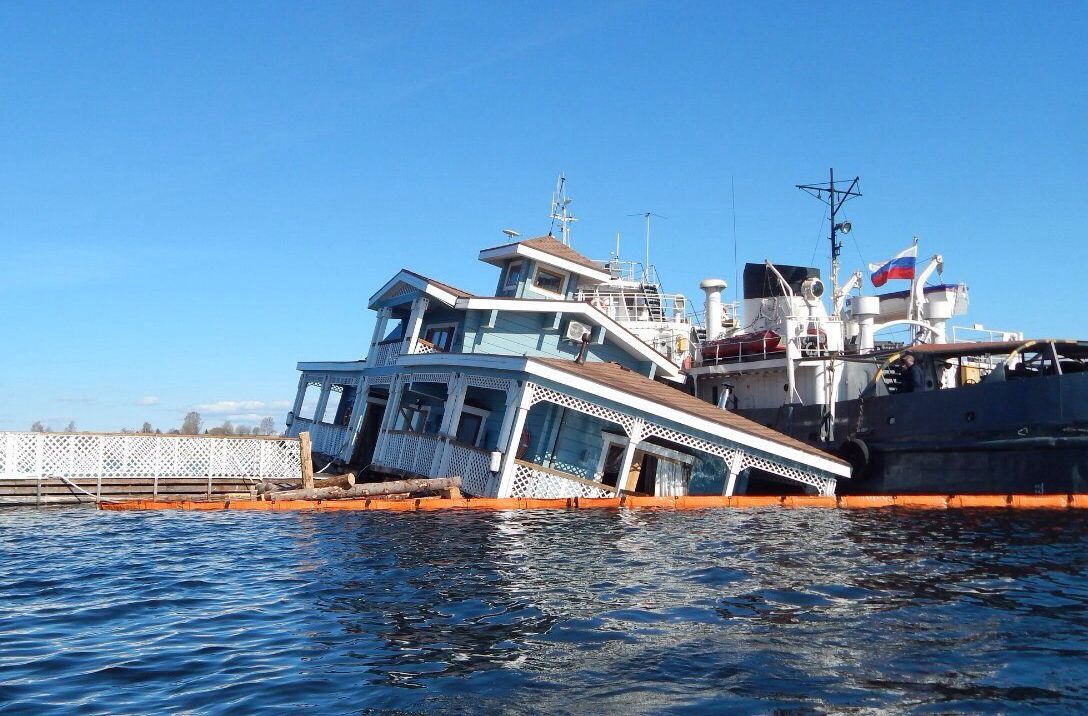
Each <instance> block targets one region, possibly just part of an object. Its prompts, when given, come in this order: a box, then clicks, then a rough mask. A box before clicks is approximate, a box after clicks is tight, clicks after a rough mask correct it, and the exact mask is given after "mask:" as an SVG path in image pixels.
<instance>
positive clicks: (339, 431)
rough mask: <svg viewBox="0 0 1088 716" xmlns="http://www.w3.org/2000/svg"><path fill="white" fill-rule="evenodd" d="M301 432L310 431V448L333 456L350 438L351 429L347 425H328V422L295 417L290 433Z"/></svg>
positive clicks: (296, 433)
mask: <svg viewBox="0 0 1088 716" xmlns="http://www.w3.org/2000/svg"><path fill="white" fill-rule="evenodd" d="M301 432H309V433H310V450H311V451H313V452H319V453H321V454H322V455H328V456H329V457H335V456H337V455H339V454H340V451H341V450H343V449H344V446H345V445H347V444H348V440H350V439H351V430H350V429H349V428H348V426H347V425H329V424H328V423H315V422H314V421H313V420H307V419H306V418H295V420H294V422H292V423H291V434H292V435H298V434H299V433H301Z"/></svg>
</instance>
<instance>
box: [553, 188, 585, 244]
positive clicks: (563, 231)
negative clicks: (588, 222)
mask: <svg viewBox="0 0 1088 716" xmlns="http://www.w3.org/2000/svg"><path fill="white" fill-rule="evenodd" d="M566 185H567V177H566V176H565V175H564V174H562V173H560V174H559V178H558V179H557V180H556V182H555V191H554V192H552V212H551V214H550V218H551V220H552V231H555V224H556V222H558V223H559V238H560V240H561V241H562V242H563V244H564V245H566V246H570V224H571V222H572V221H578V219H575V218H574V217H573V216H571V215H570V208H569V207H570V203H571V201H573V200H572V199H571V198H570V197H568V196H567V190H566ZM549 233H550V232H549Z"/></svg>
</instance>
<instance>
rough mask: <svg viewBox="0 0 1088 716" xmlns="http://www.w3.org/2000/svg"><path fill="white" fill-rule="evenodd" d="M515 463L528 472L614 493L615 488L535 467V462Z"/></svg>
mask: <svg viewBox="0 0 1088 716" xmlns="http://www.w3.org/2000/svg"><path fill="white" fill-rule="evenodd" d="M514 462H515V463H517V464H518V465H521V466H522V467H526V468H529V469H530V470H539V471H540V472H543V473H546V474H548V475H554V476H555V477H560V478H563V479H564V480H570V481H571V482H577V483H578V484H580V485H587V486H589V487H596V488H598V489H601V490H607V491H609V492H616V488H614V487H612V486H611V485H606V484H604V483H603V482H596V481H594V480H586V479H585V478H582V477H578V476H577V475H572V474H570V473H569V472H563V471H562V470H553V469H552V468H550V467H544V466H543V465H537V464H536V463H535V462H527V461H525V460H518V459H515V460H514Z"/></svg>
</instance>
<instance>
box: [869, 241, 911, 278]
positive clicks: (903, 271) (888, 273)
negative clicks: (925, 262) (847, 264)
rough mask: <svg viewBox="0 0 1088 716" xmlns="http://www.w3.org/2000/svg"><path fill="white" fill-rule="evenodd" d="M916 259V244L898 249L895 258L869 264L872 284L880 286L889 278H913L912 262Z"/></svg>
mask: <svg viewBox="0 0 1088 716" xmlns="http://www.w3.org/2000/svg"><path fill="white" fill-rule="evenodd" d="M917 260H918V244H914V245H913V246H911V247H910V248H909V249H905V250H904V251H900V252H899V253H897V254H896V255H895V258H893V259H891V260H890V261H885V262H884V263H882V264H869V270H870V271H872V272H873V276H872V279H873V285H874V286H877V287H880V286H883V285H884V284H885V283H887V282H888V279H890V278H905V279H907V280H909V281H913V280H914V264H915V262H916V261H917Z"/></svg>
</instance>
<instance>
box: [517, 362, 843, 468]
mask: <svg viewBox="0 0 1088 716" xmlns="http://www.w3.org/2000/svg"><path fill="white" fill-rule="evenodd" d="M532 360H534V361H536V362H537V363H543V364H545V365H548V366H550V367H552V368H557V369H559V370H561V371H564V372H566V373H570V374H572V375H577V376H580V377H582V378H586V379H588V380H591V381H593V382H595V383H600V384H602V385H606V386H608V387H609V388H613V389H615V390H618V391H620V392H623V393H627V394H629V395H633V396H637V397H640V398H643V399H645V400H649V401H652V402H654V403H658V404H661V405H665V406H667V407H670V408H673V409H675V410H679V411H681V412H683V413H687V414H688V415H692V416H694V417H697V418H701V419H703V420H708V421H710V422H712V423H716V424H717V425H721V426H722V427H726V428H731V429H733V430H739V431H740V432H743V433H747V434H749V435H752V436H755V437H758V438H762V439H764V440H770V441H773V442H775V443H777V444H779V445H782V446H784V447H790V448H793V449H795V450H800V451H801V452H804V453H807V454H809V455H815V456H819V457H822V458H826V459H828V460H831V461H832V462H835V463H839V464H841V465H846V464H848V463H847V462H846V461H845V460H842V459H840V458H838V457H835V456H834V455H831V454H830V453H827V452H824V451H823V450H820V449H819V448H816V447H813V446H811V445H809V444H807V443H803V442H801V441H800V440H797V439H795V438H791V437H789V436H788V435H785V434H784V433H780V432H778V431H777V430H774V429H772V428H768V427H766V426H765V425H761V424H759V423H757V422H755V421H754V420H749V419H748V418H744V417H741V416H740V415H737V414H736V413H730V412H729V411H726V410H722V409H721V408H718V407H716V406H713V405H711V404H710V403H707V402H705V401H702V400H699V399H698V398H696V397H695V396H693V395H689V394H687V393H685V392H683V391H681V390H677V389H676V388H670V387H669V386H667V385H665V384H663V383H659V382H657V381H655V380H650V379H649V378H647V377H646V376H644V375H642V374H640V373H636V372H634V371H632V370H628V369H626V368H624V367H623V366H621V365H618V364H616V363H598V362H588V361H587V362H586V363H581V364H579V363H576V362H574V361H571V360H562V359H559V358H533V359H532Z"/></svg>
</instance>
